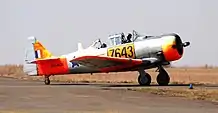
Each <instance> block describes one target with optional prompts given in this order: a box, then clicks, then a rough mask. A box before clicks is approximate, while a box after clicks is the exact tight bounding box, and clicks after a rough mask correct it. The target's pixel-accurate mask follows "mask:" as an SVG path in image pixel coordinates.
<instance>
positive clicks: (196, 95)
mask: <svg viewBox="0 0 218 113" xmlns="http://www.w3.org/2000/svg"><path fill="white" fill-rule="evenodd" d="M128 90H133V91H141V92H149V93H152V94H157V95H166V96H173V97H175V96H176V97H186V98H189V99H194V100H207V101H212V102H218V90H217V89H206V88H200V87H198V88H195V89H187V88H128Z"/></svg>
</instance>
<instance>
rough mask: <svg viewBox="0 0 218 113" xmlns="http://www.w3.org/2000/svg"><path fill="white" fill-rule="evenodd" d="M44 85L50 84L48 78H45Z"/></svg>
mask: <svg viewBox="0 0 218 113" xmlns="http://www.w3.org/2000/svg"><path fill="white" fill-rule="evenodd" d="M44 83H45V85H49V84H50V79H49V77H45V80H44Z"/></svg>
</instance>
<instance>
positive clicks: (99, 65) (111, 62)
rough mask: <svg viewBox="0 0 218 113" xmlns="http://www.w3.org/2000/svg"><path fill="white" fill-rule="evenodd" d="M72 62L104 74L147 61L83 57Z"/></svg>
mask: <svg viewBox="0 0 218 113" xmlns="http://www.w3.org/2000/svg"><path fill="white" fill-rule="evenodd" d="M71 62H76V63H79V64H81V65H84V66H87V67H91V68H95V69H100V70H101V71H102V72H111V71H119V70H124V69H127V68H131V67H136V66H139V65H142V64H143V63H145V61H144V60H142V59H130V58H117V57H105V56H82V57H78V58H75V59H73V60H71ZM149 62H150V61H149Z"/></svg>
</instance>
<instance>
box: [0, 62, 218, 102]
mask: <svg viewBox="0 0 218 113" xmlns="http://www.w3.org/2000/svg"><path fill="white" fill-rule="evenodd" d="M166 70H167V71H168V73H169V74H170V77H171V82H170V84H177V85H183V84H190V83H192V84H218V68H208V67H198V68H185V67H184V68H166ZM147 72H148V73H150V74H151V76H152V84H156V75H157V72H155V69H150V70H147ZM0 75H1V76H6V77H13V78H18V79H30V80H43V77H37V76H35V77H33V76H32V77H30V76H27V75H25V74H24V73H23V71H22V65H4V66H0ZM137 77H138V72H122V73H109V74H106V73H102V74H100V73H99V74H93V75H91V74H81V75H77V74H74V75H73V74H72V75H60V76H52V77H51V81H64V82H86V83H91V82H106V83H137ZM128 90H134V91H143V92H149V93H153V94H158V95H168V96H179V97H181V96H182V97H187V98H190V99H200V100H209V101H213V102H218V90H217V89H207V88H204V87H201V88H195V89H193V90H189V89H188V88H180V87H179V88H178V87H177V88H157V87H145V88H128Z"/></svg>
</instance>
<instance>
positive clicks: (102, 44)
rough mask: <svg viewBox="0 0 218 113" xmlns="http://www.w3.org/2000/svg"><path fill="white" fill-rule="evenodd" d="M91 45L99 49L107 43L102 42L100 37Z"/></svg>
mask: <svg viewBox="0 0 218 113" xmlns="http://www.w3.org/2000/svg"><path fill="white" fill-rule="evenodd" d="M91 47H94V48H96V49H100V48H106V47H107V44H106V43H102V42H101V40H100V39H97V40H96V41H95V42H94V43H93V44H92V45H91Z"/></svg>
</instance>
